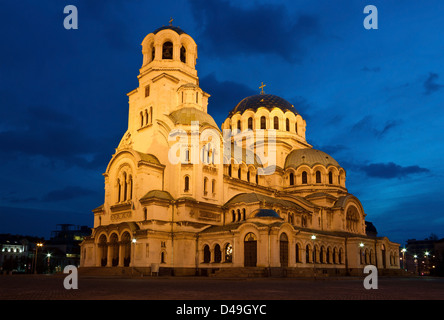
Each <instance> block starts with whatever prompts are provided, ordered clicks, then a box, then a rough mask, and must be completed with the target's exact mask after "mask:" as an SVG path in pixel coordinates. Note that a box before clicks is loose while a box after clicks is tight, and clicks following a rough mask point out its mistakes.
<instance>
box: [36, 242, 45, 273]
mask: <svg viewBox="0 0 444 320" xmlns="http://www.w3.org/2000/svg"><path fill="white" fill-rule="evenodd" d="M39 247H43V243H41V242H39V243H36V245H35V257H34V273H37V252H38V249H39Z"/></svg>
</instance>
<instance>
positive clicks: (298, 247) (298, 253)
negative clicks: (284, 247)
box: [295, 243, 301, 262]
mask: <svg viewBox="0 0 444 320" xmlns="http://www.w3.org/2000/svg"><path fill="white" fill-rule="evenodd" d="M295 256H296V262H301V245H300V244H299V243H296V248H295Z"/></svg>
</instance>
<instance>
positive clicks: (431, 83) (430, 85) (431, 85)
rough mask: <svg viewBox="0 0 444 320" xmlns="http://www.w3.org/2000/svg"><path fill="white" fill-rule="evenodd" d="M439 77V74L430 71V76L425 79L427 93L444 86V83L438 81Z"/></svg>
mask: <svg viewBox="0 0 444 320" xmlns="http://www.w3.org/2000/svg"><path fill="white" fill-rule="evenodd" d="M438 78H439V76H438V74H436V73H433V72H430V73H429V76H428V77H427V79H426V80H425V81H424V84H423V86H424V94H425V95H430V94H432V93H434V92H436V91H438V90H440V89H441V88H443V87H444V85H442V84H438V83H436V80H438Z"/></svg>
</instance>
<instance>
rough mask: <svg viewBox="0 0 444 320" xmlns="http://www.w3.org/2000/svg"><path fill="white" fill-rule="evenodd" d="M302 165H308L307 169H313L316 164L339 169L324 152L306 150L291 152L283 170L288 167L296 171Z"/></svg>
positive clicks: (333, 160)
mask: <svg viewBox="0 0 444 320" xmlns="http://www.w3.org/2000/svg"><path fill="white" fill-rule="evenodd" d="M303 164H305V165H308V166H309V167H313V166H314V165H316V164H321V165H323V166H325V167H328V166H335V167H340V165H339V163H338V162H337V161H336V160H335V159H333V158H332V157H331V156H329V155H328V154H326V153H325V152H322V151H320V150H316V149H309V148H307V149H297V150H293V151H291V152H290V154H289V155H288V156H287V158H286V159H285V166H284V169H286V168H288V167H293V168H295V169H296V168H298V167H299V166H301V165H303Z"/></svg>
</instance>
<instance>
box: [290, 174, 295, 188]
mask: <svg viewBox="0 0 444 320" xmlns="http://www.w3.org/2000/svg"><path fill="white" fill-rule="evenodd" d="M293 185H294V174H293V172H290V186H293Z"/></svg>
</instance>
